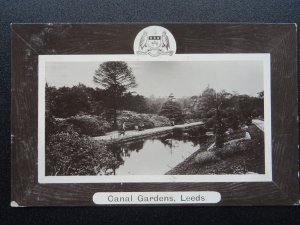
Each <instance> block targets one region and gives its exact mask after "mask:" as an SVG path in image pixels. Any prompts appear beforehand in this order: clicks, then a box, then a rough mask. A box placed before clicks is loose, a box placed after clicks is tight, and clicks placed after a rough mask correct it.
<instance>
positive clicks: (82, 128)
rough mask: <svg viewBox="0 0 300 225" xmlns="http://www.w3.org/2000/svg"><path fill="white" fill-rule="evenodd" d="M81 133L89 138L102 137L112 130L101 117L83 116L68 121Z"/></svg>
mask: <svg viewBox="0 0 300 225" xmlns="http://www.w3.org/2000/svg"><path fill="white" fill-rule="evenodd" d="M66 121H67V122H68V123H70V124H72V125H73V126H74V129H75V130H78V132H79V133H81V134H84V135H89V136H100V135H103V134H105V132H107V131H109V130H111V125H110V124H109V123H108V122H107V121H106V120H104V119H102V118H101V117H97V116H90V115H82V116H75V117H70V118H68V119H67V120H66Z"/></svg>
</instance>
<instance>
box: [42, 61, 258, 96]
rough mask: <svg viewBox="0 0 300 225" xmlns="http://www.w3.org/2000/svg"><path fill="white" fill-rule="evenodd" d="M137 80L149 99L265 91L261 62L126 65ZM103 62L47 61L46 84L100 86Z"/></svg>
mask: <svg viewBox="0 0 300 225" xmlns="http://www.w3.org/2000/svg"><path fill="white" fill-rule="evenodd" d="M127 63H128V65H129V66H130V67H131V68H132V70H133V74H134V76H135V77H136V83H137V84H138V85H137V87H136V88H134V89H132V90H131V91H135V92H136V93H138V94H140V95H144V96H146V97H149V96H151V95H154V96H155V97H165V96H168V95H169V94H170V93H173V94H174V96H175V97H184V96H185V97H188V96H193V95H200V94H201V93H202V91H203V90H204V89H205V88H206V87H207V86H210V87H211V88H214V89H215V90H217V91H221V90H223V89H224V90H226V91H228V92H231V93H232V92H238V93H239V94H248V95H252V96H257V93H258V92H260V91H262V90H263V62H262V61H180V62H174V61H173V62H172V61H165V62H162V61H160V62H159V61H156V62H155V61H153V62H150V61H148V62H143V61H139V62H138V61H134V62H127ZM100 64H101V62H47V63H46V82H47V83H48V84H49V85H50V86H56V87H62V86H67V87H72V86H74V85H78V84H79V83H82V84H84V85H86V86H89V87H100V88H101V86H99V84H95V83H94V81H93V75H94V73H95V70H96V69H97V68H98V67H99V65H100Z"/></svg>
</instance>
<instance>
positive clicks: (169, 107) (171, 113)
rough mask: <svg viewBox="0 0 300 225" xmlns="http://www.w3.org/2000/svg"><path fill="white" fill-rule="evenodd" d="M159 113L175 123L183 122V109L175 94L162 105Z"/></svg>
mask: <svg viewBox="0 0 300 225" xmlns="http://www.w3.org/2000/svg"><path fill="white" fill-rule="evenodd" d="M159 115H162V116H165V117H167V118H169V119H170V120H172V121H174V122H175V123H182V122H183V114H182V110H181V108H180V105H179V104H178V103H177V102H176V101H175V98H174V96H173V94H170V96H169V98H168V100H167V101H166V102H165V103H164V104H163V105H162V107H161V110H160V112H159Z"/></svg>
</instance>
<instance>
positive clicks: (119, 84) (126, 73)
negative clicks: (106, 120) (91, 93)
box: [94, 61, 137, 129]
mask: <svg viewBox="0 0 300 225" xmlns="http://www.w3.org/2000/svg"><path fill="white" fill-rule="evenodd" d="M94 82H95V83H97V84H99V85H101V86H102V87H103V88H104V89H105V90H106V92H107V95H108V96H109V97H110V98H111V108H112V112H113V118H114V128H115V129H117V110H118V108H119V106H120V99H121V97H122V96H123V95H124V93H126V92H127V91H128V90H129V89H130V88H133V87H136V86H137V84H136V82H135V77H134V75H133V72H132V69H131V68H130V67H129V66H128V64H127V63H126V62H120V61H115V62H104V63H101V64H100V66H99V68H98V69H97V70H96V71H95V75H94Z"/></svg>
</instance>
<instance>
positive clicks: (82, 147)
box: [46, 132, 121, 176]
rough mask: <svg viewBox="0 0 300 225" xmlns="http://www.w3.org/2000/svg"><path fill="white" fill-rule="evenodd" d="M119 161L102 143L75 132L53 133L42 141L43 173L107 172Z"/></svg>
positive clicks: (104, 173) (94, 173) (109, 172)
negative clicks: (43, 150)
mask: <svg viewBox="0 0 300 225" xmlns="http://www.w3.org/2000/svg"><path fill="white" fill-rule="evenodd" d="M120 164H121V162H120V161H119V160H117V159H116V158H115V156H114V155H113V154H112V153H111V152H109V151H107V148H106V146H105V145H104V144H101V143H99V142H95V141H92V140H91V139H90V138H89V137H87V136H83V135H79V134H78V133H77V132H61V133H56V134H53V135H51V136H50V138H49V141H48V144H47V145H46V175H52V176H53V175H107V174H112V173H113V172H114V169H115V168H117V167H118V166H119V165H120Z"/></svg>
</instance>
